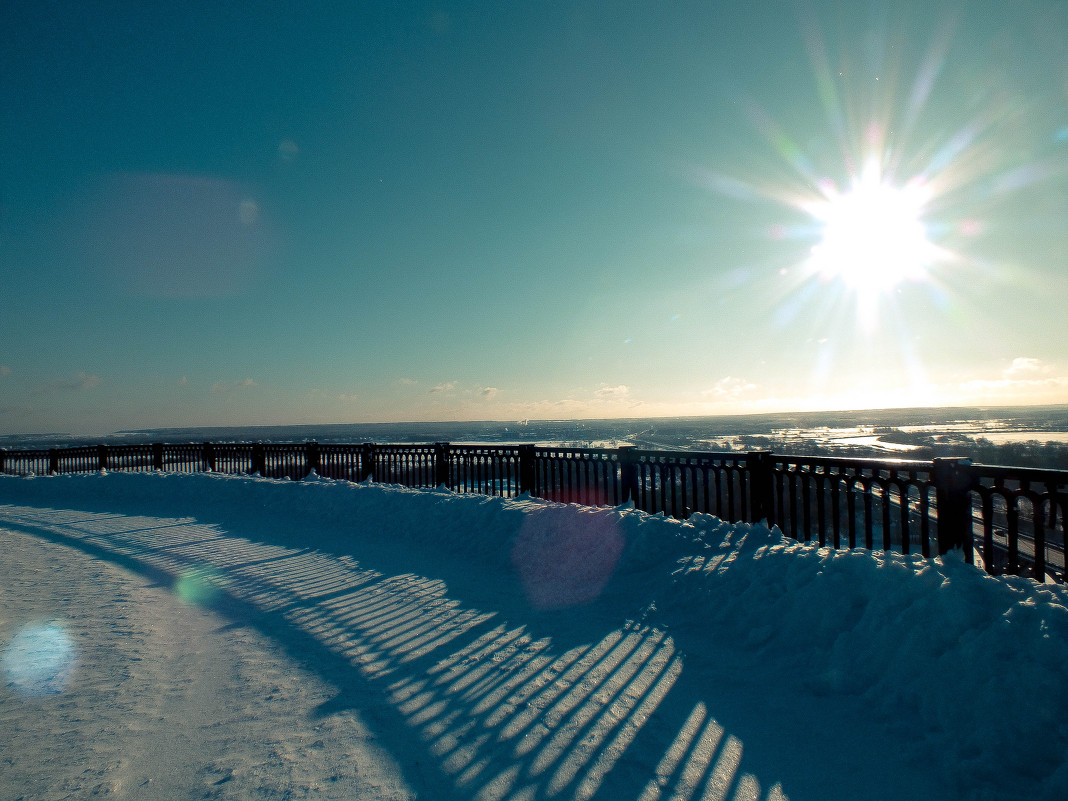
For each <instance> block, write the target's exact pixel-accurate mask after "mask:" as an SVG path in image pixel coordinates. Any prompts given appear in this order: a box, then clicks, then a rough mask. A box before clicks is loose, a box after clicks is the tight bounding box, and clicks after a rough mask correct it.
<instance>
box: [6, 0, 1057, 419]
mask: <svg viewBox="0 0 1068 801" xmlns="http://www.w3.org/2000/svg"><path fill="white" fill-rule="evenodd" d="M163 6H164V4H154V3H150V4H144V3H118V2H116V3H81V4H67V3H30V4H5V5H4V8H3V11H2V12H0V15H2V17H0V23H2V24H0V293H2V295H3V298H4V303H3V305H2V307H0V309H2V311H0V433H26V432H31V431H69V432H72V433H79V434H92V433H106V432H109V431H114V430H118V429H123V428H146V427H172V426H192V425H238V424H299V423H345V422H378V421H381V422H390V421H404V420H465V419H485V420H491V419H496V420H510V419H525V418H531V419H533V418H555V419H565V418H579V417H613V416H627V417H639V416H656V415H697V414H730V413H748V412H762V411H794V410H814V409H839V408H866V407H884V408H886V407H894V406H911V405H922V406H928V405H969V404H988V405H995V404H1021V403H1068V314H1066V312H1068V302H1066V301H1068V269H1066V265H1068V4H1066V3H1063V2H1058V1H1057V0H1046V1H1045V2H1043V1H1042V0H1012V1H1010V0H984V1H983V2H979V1H978V0H976V1H975V2H959V1H958V2H946V1H945V0H926V1H925V2H892V3H891V2H804V0H796V1H793V2H776V1H775V0H769V1H767V2H758V3H728V2H703V3H679V4H662V3H625V4H623V3H621V4H604V3H597V2H591V3H576V2H547V3H534V4H505V5H502V4H499V3H445V2H442V3H420V2H413V3H396V4H393V3H383V4H357V3H332V4H321V3H314V2H312V3H306V4H301V5H300V6H299V7H297V6H290V5H288V4H286V5H283V4H277V5H276V4H273V3H251V2H241V1H238V2H232V3H226V4H220V3H214V2H212V3H202V2H187V3H183V4H181V5H180V6H179V5H174V6H170V5H169V4H168V6H167V7H163Z"/></svg>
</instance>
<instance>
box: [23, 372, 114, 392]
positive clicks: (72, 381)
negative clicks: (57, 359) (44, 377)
mask: <svg viewBox="0 0 1068 801" xmlns="http://www.w3.org/2000/svg"><path fill="white" fill-rule="evenodd" d="M100 381H101V378H100V376H97V375H92V374H91V373H86V372H84V371H83V372H79V373H75V375H74V376H73V377H71V378H59V379H56V380H55V381H50V382H48V383H47V384H45V385H44V386H43V387H41V388H40V389H39V390H37V391H38V393H45V392H78V391H80V390H83V389H92V388H93V387H95V386H97V385H98V384H99V383H100Z"/></svg>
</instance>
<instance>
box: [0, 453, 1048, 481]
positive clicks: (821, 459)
mask: <svg viewBox="0 0 1068 801" xmlns="http://www.w3.org/2000/svg"><path fill="white" fill-rule="evenodd" d="M309 445H313V446H317V447H318V448H319V449H320V451H321V452H333V453H337V452H357V451H360V450H362V449H364V448H366V447H369V446H371V447H374V448H375V449H376V450H377V451H378V452H380V453H381V452H383V451H386V452H388V451H392V452H394V453H399V452H417V453H431V452H433V451H434V450H435V449H436V448H438V447H440V446H447V447H448V450H449V451H451V452H453V453H465V452H466V453H480V454H483V453H486V452H487V451H497V452H499V453H501V454H502V455H508V456H516V455H519V454H520V453H522V452H523V451H533V453H534V455H535V456H537V457H538V458H552V457H554V456H558V457H562V458H587V459H608V460H615V459H618V458H619V457H620V455H621V454H627V455H628V456H629V457H630V458H632V459H637V460H647V461H651V460H655V461H659V462H661V463H665V462H668V463H670V461H672V460H678V461H680V462H690V463H692V462H693V461H695V460H696V461H705V462H709V461H726V462H733V463H735V465H737V466H744V463H745V460H746V457H747V455H748V454H747V452H745V451H721V452H714V451H667V450H664V451H661V450H649V449H642V450H638V449H636V448H631V447H629V446H624V447H622V448H577V447H563V446H561V447H556V446H551V445H539V444H536V443H499V444H495V443H486V444H477V445H476V444H456V445H453V444H450V443H430V442H426V443H322V444H320V443H315V442H272V443H258V442H168V443H147V442H146V443H126V444H114V445H108V444H100V445H95V444H90V445H84V444H83V445H69V446H65V447H58V448H20V449H6V448H0V455H2V456H3V457H4V458H5V459H41V458H48V457H50V456H52V455H55V456H57V457H59V458H63V457H64V456H76V455H78V456H80V455H84V454H86V453H97V452H98V451H99V450H100V449H101V448H103V449H105V450H106V451H107V452H110V453H139V454H143V453H149V452H151V451H152V449H153V448H159V447H162V448H163V449H164V450H165V451H167V450H173V451H182V452H188V451H189V450H190V449H199V448H203V447H205V446H210V447H211V448H213V449H214V450H216V451H217V452H222V453H223V454H225V453H226V452H227V451H229V452H232V453H233V452H236V453H248V452H250V451H252V449H253V448H256V447H261V448H263V449H264V450H268V451H274V452H278V451H287V450H289V451H297V450H300V451H303V450H304V449H306V448H307V447H308V446H309ZM767 453H768V456H769V458H770V459H771V461H772V463H773V464H774V465H775V466H776V467H778V468H779V469H781V468H783V467H786V466H789V465H796V466H798V467H836V468H843V469H850V470H872V471H891V470H894V471H916V472H927V473H930V472H931V471H933V470H934V468H935V464H936V463H937V460H936V461H920V460H910V459H895V458H886V459H883V458H877V457H865V458H851V457H842V456H803V455H794V454H779V453H773V452H767ZM960 467H961V468H962V469H964V470H965V471H967V472H968V473H969V474H970V475H971V476H972V477H973V478H975V479H977V480H978V479H995V480H997V479H1004V480H1011V481H1030V482H1036V483H1037V482H1042V483H1047V484H1055V485H1059V486H1064V485H1068V470H1050V469H1044V468H1037V467H1013V466H1011V465H985V464H972V463H970V462H967V461H965V462H963V463H962V464H961V465H960Z"/></svg>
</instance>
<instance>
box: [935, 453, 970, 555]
mask: <svg viewBox="0 0 1068 801" xmlns="http://www.w3.org/2000/svg"><path fill="white" fill-rule="evenodd" d="M971 464H972V463H971V461H970V460H968V459H960V458H956V457H948V458H947V457H942V458H936V459H935V460H934V461H933V462H932V465H933V466H932V469H931V479H932V481H933V482H934V485H935V493H936V498H937V503H938V510H937V512H938V554H939V556H941V555H942V554H945V553H948V552H949V551H951V550H954V549H956V548H963V549H964V559H965V561H966V562H969V563H971V561H972V549H971V548H970V547H969V546H970V544H971V538H972V504H971V496H970V491H971V488H972V473H971V471H970V470H969V469H968V468H970V467H971Z"/></svg>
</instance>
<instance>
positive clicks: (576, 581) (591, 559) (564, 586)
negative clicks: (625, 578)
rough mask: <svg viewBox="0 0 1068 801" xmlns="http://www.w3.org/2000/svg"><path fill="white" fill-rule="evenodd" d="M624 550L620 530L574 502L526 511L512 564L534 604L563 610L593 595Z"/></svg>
mask: <svg viewBox="0 0 1068 801" xmlns="http://www.w3.org/2000/svg"><path fill="white" fill-rule="evenodd" d="M622 553H623V534H622V532H621V531H620V530H619V525H618V523H617V522H616V521H615V520H613V519H611V518H610V517H609V516H608V515H605V514H597V513H588V512H584V511H577V510H576V509H575V507H572V506H567V507H559V508H553V507H549V508H545V509H540V510H538V511H537V512H533V513H531V514H528V515H527V517H526V519H525V520H524V521H523V525H522V527H521V529H520V531H519V534H518V536H517V537H516V540H515V543H514V545H513V546H512V564H513V565H514V566H515V568H516V571H517V572H518V573H519V580H520V581H521V582H522V585H523V591H524V594H525V595H526V597H527V600H528V601H529V602H530V605H531V606H533V607H534V608H535V609H545V610H552V609H567V608H569V607H573V606H579V605H581V604H586V603H589V602H591V601H594V600H596V599H597V598H598V597H599V596H600V594H601V592H602V591H603V590H604V588H605V585H606V584H607V583H608V580H609V579H610V578H611V577H612V574H613V573H614V572H615V569H616V565H617V564H618V563H619V558H620V556H621V555H622Z"/></svg>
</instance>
